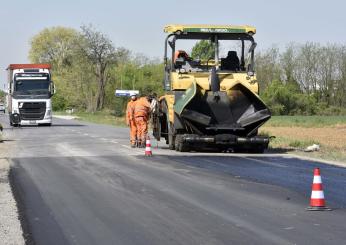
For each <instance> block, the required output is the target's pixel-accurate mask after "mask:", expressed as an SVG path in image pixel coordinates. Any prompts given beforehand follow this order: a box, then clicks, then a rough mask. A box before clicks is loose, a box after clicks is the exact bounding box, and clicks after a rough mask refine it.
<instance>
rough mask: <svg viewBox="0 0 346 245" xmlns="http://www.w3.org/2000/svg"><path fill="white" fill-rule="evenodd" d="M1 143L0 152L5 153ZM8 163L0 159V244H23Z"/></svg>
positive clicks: (4, 159)
mask: <svg viewBox="0 0 346 245" xmlns="http://www.w3.org/2000/svg"><path fill="white" fill-rule="evenodd" d="M4 148H5V147H4V146H3V143H2V144H1V145H0V150H1V151H2V152H4V151H5V149H4ZM9 170H10V163H9V161H8V160H7V159H6V158H3V157H2V158H0V221H1V222H0V241H1V244H4V245H10V244H16V245H20V244H25V242H24V238H23V231H22V227H21V224H20V221H19V215H18V208H17V204H16V201H15V199H14V196H13V193H12V190H11V186H10V183H9Z"/></svg>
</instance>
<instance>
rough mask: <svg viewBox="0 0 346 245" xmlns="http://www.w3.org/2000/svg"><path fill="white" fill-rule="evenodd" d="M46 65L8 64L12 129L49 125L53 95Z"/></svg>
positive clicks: (49, 67)
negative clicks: (18, 126) (15, 127)
mask: <svg viewBox="0 0 346 245" xmlns="http://www.w3.org/2000/svg"><path fill="white" fill-rule="evenodd" d="M50 69H51V66H50V65H49V64H11V65H9V67H8V68H7V71H8V113H9V118H10V124H11V125H15V126H16V125H49V126H50V125H51V124H52V100H51V98H52V96H53V95H54V93H55V87H54V83H53V82H52V80H51V72H50Z"/></svg>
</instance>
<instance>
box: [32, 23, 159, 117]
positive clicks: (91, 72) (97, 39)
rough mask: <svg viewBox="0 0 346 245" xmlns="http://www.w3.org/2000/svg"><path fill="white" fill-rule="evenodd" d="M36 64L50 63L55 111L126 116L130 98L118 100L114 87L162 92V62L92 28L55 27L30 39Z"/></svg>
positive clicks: (33, 59) (144, 91) (33, 61)
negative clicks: (132, 51) (106, 110)
mask: <svg viewBox="0 0 346 245" xmlns="http://www.w3.org/2000/svg"><path fill="white" fill-rule="evenodd" d="M29 59H30V61H31V62H32V63H50V64H52V67H53V76H54V77H53V80H54V82H55V83H56V85H57V93H56V95H55V96H54V97H53V107H54V108H53V109H54V110H64V109H66V108H68V107H73V108H77V109H79V110H86V111H89V112H95V111H99V110H103V109H110V110H112V111H114V108H116V109H115V111H114V112H115V114H117V115H122V113H123V109H124V107H125V104H126V100H127V98H116V97H115V96H114V91H115V89H138V90H140V91H141V92H142V93H144V94H146V93H149V92H154V91H155V92H157V93H160V94H162V86H161V84H162V75H163V74H162V71H163V66H162V64H161V63H160V62H158V61H155V60H150V59H148V58H146V57H145V56H143V55H133V54H131V52H130V51H129V50H127V49H125V48H122V47H116V46H115V45H114V44H113V43H112V41H111V40H110V39H109V38H108V37H107V36H106V35H104V34H103V33H101V32H99V31H97V30H95V29H94V28H93V27H92V26H90V25H89V26H82V27H81V29H80V30H75V29H72V28H66V27H52V28H46V29H44V30H42V31H41V32H40V33H38V34H37V35H35V36H34V37H33V38H32V39H31V48H30V52H29Z"/></svg>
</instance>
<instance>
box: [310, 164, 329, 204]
mask: <svg viewBox="0 0 346 245" xmlns="http://www.w3.org/2000/svg"><path fill="white" fill-rule="evenodd" d="M307 210H309V211H328V210H331V209H330V208H328V207H327V206H326V202H325V200H324V192H323V188H322V179H321V172H320V169H319V168H315V169H314V180H313V182H312V191H311V199H310V207H308V208H307Z"/></svg>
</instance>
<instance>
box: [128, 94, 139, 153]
mask: <svg viewBox="0 0 346 245" xmlns="http://www.w3.org/2000/svg"><path fill="white" fill-rule="evenodd" d="M135 103H136V100H130V101H129V102H128V103H127V107H126V124H127V126H129V127H130V143H131V146H136V141H137V126H136V122H135V117H134V111H135Z"/></svg>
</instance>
